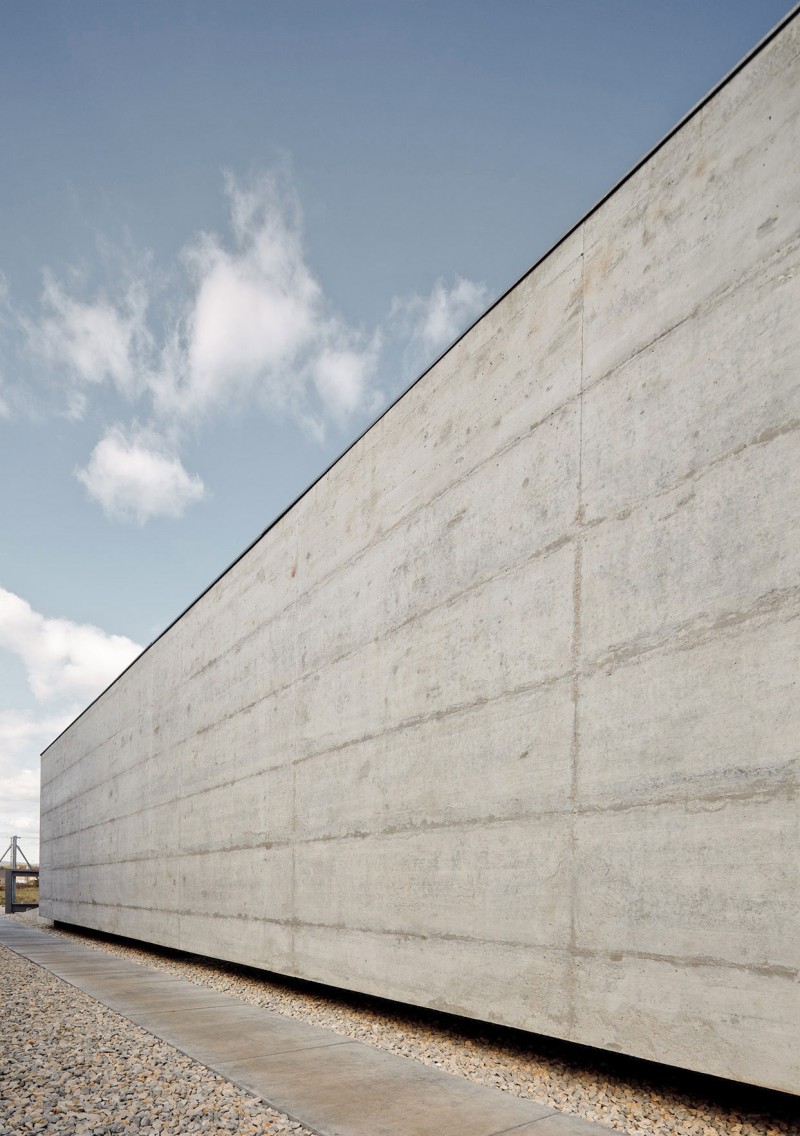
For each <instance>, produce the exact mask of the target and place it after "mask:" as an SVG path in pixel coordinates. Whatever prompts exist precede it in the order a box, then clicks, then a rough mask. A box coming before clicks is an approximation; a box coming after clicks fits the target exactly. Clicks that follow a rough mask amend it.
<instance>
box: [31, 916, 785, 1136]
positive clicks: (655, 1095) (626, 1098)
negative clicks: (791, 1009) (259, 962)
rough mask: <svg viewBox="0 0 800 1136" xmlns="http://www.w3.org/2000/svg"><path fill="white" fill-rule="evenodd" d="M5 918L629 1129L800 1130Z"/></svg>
mask: <svg viewBox="0 0 800 1136" xmlns="http://www.w3.org/2000/svg"><path fill="white" fill-rule="evenodd" d="M11 918H14V919H17V920H24V921H26V922H29V923H31V924H33V925H35V926H38V927H40V929H42V930H45V931H48V933H50V934H53V935H57V936H60V937H62V938H66V939H72V940H73V941H75V942H80V943H83V944H85V945H86V946H89V947H92V948H93V949H95V950H100V951H104V952H107V953H109V954H116V955H120V956H121V957H123V958H128V959H132V960H133V961H135V962H141V963H144V964H145V965H147V966H152V967H154V968H155V969H158V970H164V971H168V972H170V973H171V974H176V975H179V976H180V977H182V978H186V979H188V980H189V981H191V982H194V983H197V984H198V985H201V986H207V987H210V988H212V989H214V990H220V991H223V992H224V993H226V994H230V995H232V996H234V997H237V998H240V999H241V1000H242V1001H244V1002H249V1003H251V1004H253V1005H257V1006H264V1007H265V1008H267V1009H270V1010H274V1011H275V1012H277V1013H279V1014H284V1015H286V1016H287V1017H293V1018H299V1019H301V1020H302V1021H305V1022H309V1023H310V1024H311V1025H318V1026H323V1027H325V1028H326V1029H329V1030H333V1031H334V1032H335V1033H338V1034H341V1035H343V1036H345V1037H351V1038H355V1039H357V1040H358V1041H363V1042H366V1043H367V1044H369V1045H373V1046H375V1047H376V1048H378V1049H385V1050H388V1051H389V1052H390V1053H398V1054H401V1055H402V1056H404V1057H410V1058H412V1059H413V1060H415V1061H421V1062H423V1063H424V1064H426V1065H433V1066H436V1067H438V1068H440V1069H444V1070H446V1071H447V1072H450V1073H456V1074H458V1075H460V1076H463V1077H465V1078H467V1079H468V1080H470V1081H474V1082H475V1083H477V1084H482V1085H490V1086H492V1087H496V1088H500V1089H503V1090H505V1091H506V1092H511V1093H515V1094H516V1095H517V1096H521V1097H526V1098H528V1099H530V1100H535V1101H537V1102H538V1103H540V1104H545V1105H551V1106H552V1107H553V1108H555V1109H557V1110H559V1111H560V1112H565V1113H571V1114H573V1115H575V1116H580V1117H583V1118H584V1119H586V1120H594V1121H597V1122H598V1123H600V1124H605V1125H607V1126H608V1127H609V1128H613V1129H617V1130H618V1131H621V1132H627V1133H629V1134H630V1136H665V1134H666V1133H669V1134H671V1136H800V1123H799V1122H798V1121H797V1119H796V1117H797V1112H796V1111H794V1112H793V1111H792V1105H791V1103H790V1102H789V1100H788V1098H782V1097H781V1096H780V1095H779V1094H769V1093H765V1092H762V1091H760V1090H757V1089H752V1088H749V1087H747V1086H737V1085H733V1084H730V1083H727V1082H717V1081H715V1080H714V1079H711V1078H703V1077H700V1076H698V1075H695V1074H690V1073H682V1072H681V1071H679V1070H673V1069H669V1068H667V1067H664V1066H656V1065H652V1064H650V1063H645V1062H637V1061H634V1060H633V1059H630V1058H625V1057H621V1056H618V1055H616V1054H608V1055H604V1054H599V1053H598V1051H597V1050H582V1049H580V1048H579V1047H574V1046H568V1045H566V1044H564V1043H561V1042H558V1041H552V1042H551V1041H549V1040H547V1039H543V1038H538V1037H531V1036H530V1035H521V1034H519V1033H517V1032H515V1031H513V1030H504V1029H502V1028H501V1027H488V1026H485V1025H481V1024H479V1023H469V1022H466V1021H465V1020H463V1019H453V1018H450V1017H448V1016H447V1015H437V1014H434V1013H431V1012H428V1011H421V1012H416V1011H412V1010H408V1011H406V1010H405V1009H404V1008H403V1007H397V1006H395V1005H393V1004H386V1003H381V1002H380V1001H379V1000H378V999H373V998H368V997H366V996H363V995H357V994H349V993H347V992H344V991H334V990H331V989H329V988H326V987H314V986H311V985H309V984H304V983H300V982H297V981H294V980H291V979H283V978H281V977H280V976H276V975H272V974H267V973H265V972H260V971H253V970H251V969H248V968H246V967H239V966H236V965H233V964H228V963H222V962H218V961H215V960H211V959H205V958H200V957H197V956H190V955H181V954H176V953H175V952H170V951H164V950H161V949H159V948H157V947H153V948H147V949H143V948H140V947H137V946H132V945H130V944H129V943H127V942H118V941H114V940H113V939H105V938H99V937H97V936H96V935H94V934H82V933H78V932H74V931H66V930H64V929H62V928H53V927H50V926H49V925H48V924H46V923H45V922H44V921H42V920H39V919H38V916H37V913H36V912H35V911H30V912H26V913H25V914H21V915H16V916H12V917H11ZM187 1131H188V1130H187ZM265 1131H272V1130H270V1129H267V1130H265ZM275 1131H279V1129H275Z"/></svg>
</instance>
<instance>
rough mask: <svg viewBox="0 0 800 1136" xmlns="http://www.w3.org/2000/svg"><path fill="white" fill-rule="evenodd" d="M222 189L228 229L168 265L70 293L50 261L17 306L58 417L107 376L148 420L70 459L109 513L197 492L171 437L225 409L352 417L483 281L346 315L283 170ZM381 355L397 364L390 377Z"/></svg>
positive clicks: (74, 411)
mask: <svg viewBox="0 0 800 1136" xmlns="http://www.w3.org/2000/svg"><path fill="white" fill-rule="evenodd" d="M226 194H227V199H228V221H229V224H228V230H227V232H226V233H219V232H205V233H199V234H196V235H195V237H194V238H193V239H192V240H190V241H189V243H188V244H187V246H186V247H185V249H184V250H183V253H182V254H181V256H180V257H179V260H178V263H177V265H176V266H175V268H174V269H173V270H172V271H171V272H170V273H164V274H162V275H158V274H156V273H154V272H153V271H151V269H150V259H149V258H148V257H146V256H145V257H142V256H140V255H136V254H132V256H131V261H130V263H129V264H126V265H123V267H122V269H121V270H120V271H119V278H120V280H121V281H122V283H121V284H120V286H119V288H118V290H117V292H115V293H114V294H111V293H109V292H108V291H100V292H95V293H94V294H89V293H88V291H87V289H86V281H85V280H84V279H83V278H81V279H80V280H79V281H78V283H79V284H80V285H81V288H80V291H81V294H80V295H76V294H73V293H74V292H75V290H76V288H77V285H76V288H69V287H67V285H66V284H64V283H63V282H59V281H58V280H57V279H56V277H55V276H54V275H53V274H52V273H46V274H45V280H44V289H43V293H42V297H41V308H42V310H41V312H40V313H39V315H38V316H37V317H36V318H31V317H27V316H21V315H19V314H18V313H17V314H16V315H15V316H14V319H15V320H16V323H17V325H18V326H19V327H21V328H22V329H23V332H24V335H25V338H26V342H27V346H28V351H29V353H30V354H32V355H33V356H34V357H35V358H36V359H37V360H38V362H39V364H40V365H41V367H43V368H44V369H45V370H46V371H47V372H48V373H49V374H50V376H51V378H54V379H55V380H56V381H55V383H54V387H55V389H56V390H58V391H60V392H62V398H65V400H66V402H65V404H64V409H65V411H66V413H67V415H68V416H69V417H72V418H80V417H82V416H84V414H85V412H86V409H87V404H88V400H89V399H90V398H91V397H92V392H93V391H96V390H97V388H98V387H100V386H101V385H106V386H107V387H110V388H112V389H113V390H114V391H115V392H116V394H117V395H118V396H119V397H120V398H122V399H123V400H124V401H125V403H126V404H127V406H128V407H129V413H130V415H131V418H132V419H135V421H136V422H137V423H142V424H144V425H143V426H136V427H133V426H128V427H123V426H119V425H117V426H113V427H111V428H109V429H107V430H106V432H105V434H104V436H103V437H102V438H101V439H100V440H99V442H98V443H97V445H96V447H95V449H94V451H93V453H92V454H91V456H90V458H89V460H88V462H87V463H86V464H85V465H84V466H82V467H79V468H78V469H76V470H75V474H76V476H77V477H78V478H79V479H80V480H81V481H82V482H83V484H84V485H85V486H86V489H87V491H88V492H89V494H90V496H91V497H92V499H93V500H96V501H97V502H98V503H99V504H100V505H101V506H102V508H103V509H104V511H105V513H106V515H107V516H108V517H109V518H111V519H113V520H116V521H128V522H131V521H132V522H135V523H139V524H143V523H144V522H145V521H147V520H148V519H150V518H151V517H156V516H170V517H178V516H181V515H182V513H183V512H184V511H185V509H186V508H187V507H188V505H190V504H192V503H193V502H196V501H199V500H201V499H202V497H203V495H204V487H203V484H202V482H201V481H200V479H199V478H198V477H196V476H192V475H191V474H190V473H189V472H187V470H186V469H185V468H184V466H183V463H182V461H181V458H180V451H181V446H182V442H183V440H184V439H185V437H187V436H188V434H189V432H190V431H191V432H196V431H197V430H198V429H202V428H204V427H205V426H207V424H208V422H209V421H211V420H215V419H217V418H218V417H219V416H220V415H221V414H232V413H233V414H235V413H241V412H248V413H250V412H252V411H253V410H254V409H256V410H257V411H258V412H259V413H263V414H266V415H269V416H272V417H278V418H281V417H282V418H292V419H294V420H295V421H296V422H298V423H300V425H301V426H302V427H303V428H304V429H306V430H307V431H308V432H309V433H311V434H312V435H313V436H315V437H316V438H318V439H322V438H324V436H325V433H326V431H327V430H328V429H330V428H335V429H344V428H346V427H347V425H348V423H349V422H350V421H351V420H353V419H354V418H356V417H358V416H360V417H361V419H362V421H363V419H364V418H365V417H366V416H368V415H370V414H372V413H375V412H376V411H377V410H378V409H379V407H380V405H382V401H383V398H384V394H383V389H382V388H387V389H388V390H397V389H398V387H399V386H400V384H401V382H402V381H403V380H406V379H407V378H409V377H410V376H411V374H412V373H413V372H414V371H416V370H419V369H421V368H422V367H423V366H425V365H426V364H427V363H429V362H430V361H431V359H432V358H433V357H435V355H436V354H437V353H438V352H439V351H440V350H441V349H442V348H443V347H445V346H446V345H447V343H449V342H450V341H451V340H452V339H453V338H454V337H455V335H456V334H457V333H458V332H459V331H460V330H462V329H463V328H464V327H465V326H466V324H467V323H468V322H469V321H470V319H472V318H473V316H474V315H476V314H477V312H478V311H479V310H480V308H481V307H482V306H483V305H484V304H485V300H486V289H485V287H484V285H482V284H476V283H474V282H472V281H469V280H465V279H463V278H461V277H458V278H456V280H455V283H454V285H453V286H452V287H447V286H446V285H445V283H444V282H443V281H441V280H440V281H438V282H437V283H436V285H435V286H434V288H433V290H432V291H431V293H430V294H429V295H427V296H420V295H414V296H411V297H406V298H401V299H396V300H394V301H393V303H392V305H391V308H390V311H389V312H388V313H387V317H386V319H385V320H384V321H383V322H382V323H381V324H379V325H378V326H376V327H375V328H373V329H371V330H369V331H367V330H364V329H363V328H357V327H353V326H351V325H350V324H349V323H347V321H345V320H344V319H342V318H341V316H340V315H339V314H338V313H337V312H336V311H335V309H334V306H333V305H332V303H331V301H330V299H329V298H328V297H327V296H326V295H325V292H324V289H323V287H322V284H321V283H320V281H319V280H318V279H317V277H316V275H315V274H314V272H313V271H312V269H311V267H310V264H309V260H308V256H307V252H306V249H305V243H304V236H303V219H302V212H301V209H300V205H299V202H298V200H297V196H296V194H295V192H294V190H293V188H292V186H291V184H290V182H289V180H288V179H287V178H286V177H279V176H264V177H261V178H257V179H255V180H253V181H251V182H250V183H247V184H244V183H241V182H239V181H237V180H236V179H235V178H233V177H232V176H228V177H227V179H226ZM167 280H169V281H170V283H169V287H167V285H166V284H165V281H167ZM6 307H7V309H8V310H12V309H10V308H9V305H8V303H7V304H6ZM387 354H388V357H389V358H390V359H396V358H397V357H398V356H399V357H400V358H401V359H402V371H403V373H402V374H397V375H395V376H394V377H393V378H392V377H390V376H387V375H386V373H385V371H386V369H387V362H386V359H387ZM394 365H395V366H396V364H394ZM2 413H3V402H2V399H1V398H0V414H2ZM116 417H117V418H119V417H121V415H120V414H119V410H118V411H117V415H116ZM166 439H169V444H167V441H166Z"/></svg>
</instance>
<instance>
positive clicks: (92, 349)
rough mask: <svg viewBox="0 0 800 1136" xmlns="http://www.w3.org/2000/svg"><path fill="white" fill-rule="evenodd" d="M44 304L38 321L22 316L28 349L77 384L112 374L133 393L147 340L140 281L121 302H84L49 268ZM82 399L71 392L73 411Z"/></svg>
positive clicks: (101, 299) (144, 299) (144, 297)
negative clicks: (65, 288)
mask: <svg viewBox="0 0 800 1136" xmlns="http://www.w3.org/2000/svg"><path fill="white" fill-rule="evenodd" d="M42 306H43V308H44V310H45V314H44V315H43V316H42V317H41V319H40V320H38V322H32V321H23V322H24V326H25V328H26V331H27V335H28V340H29V343H30V346H31V349H32V350H33V352H34V353H35V354H36V355H37V356H39V357H40V358H42V359H43V360H44V361H45V362H46V363H47V364H48V365H49V366H50V367H51V368H52V369H53V371H54V372H55V373H56V374H62V373H65V374H66V377H67V378H68V379H69V380H71V381H72V382H73V383H78V384H79V385H80V384H97V383H102V382H104V381H106V380H110V381H111V382H112V383H113V384H114V385H115V386H116V387H117V388H118V389H119V390H120V391H121V392H122V393H123V394H126V395H128V396H130V395H132V394H134V393H135V387H136V385H137V382H138V379H139V373H138V362H137V356H138V355H139V353H140V351H141V350H142V349H143V348H144V347H145V346H146V344H147V342H148V336H147V332H146V326H145V316H146V311H147V294H146V291H145V288H144V285H143V284H142V283H141V282H138V283H133V284H131V285H130V287H129V288H128V290H127V292H126V293H125V295H124V296H123V297H122V299H121V301H120V302H119V303H114V302H112V301H111V300H110V299H109V298H108V297H107V296H105V295H100V296H98V297H97V298H96V299H95V300H93V301H92V302H85V301H82V300H77V299H74V298H73V297H71V296H69V295H68V294H67V292H66V291H65V290H64V288H63V287H62V285H61V284H59V283H58V281H57V280H55V278H54V277H53V276H52V275H51V274H50V273H49V272H48V273H45V283H44V291H43V293H42ZM83 405H84V403H83V400H82V399H81V398H80V397H76V396H75V393H74V392H73V394H72V398H71V413H72V415H73V416H74V417H77V416H79V415H80V414H81V413H82V411H83Z"/></svg>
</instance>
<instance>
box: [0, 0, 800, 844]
mask: <svg viewBox="0 0 800 1136" xmlns="http://www.w3.org/2000/svg"><path fill="white" fill-rule="evenodd" d="M790 6H791V5H790V4H788V3H787V2H786V0H692V2H684V0H666V2H665V0H638V2H634V0H627V2H623V0H559V3H553V2H552V0H546V2H545V0H525V2H523V0H494V2H493V3H492V4H487V3H478V2H472V0H461V2H447V0H419V2H417V0H350V2H348V0H316V2H313V3H312V2H309V0H282V2H273V0H263V2H261V3H257V4H256V3H252V2H249V0H248V2H243V0H228V2H227V3H224V2H222V0H217V2H215V3H207V2H205V0H170V3H169V4H158V3H155V2H144V0H143V2H139V3H128V4H114V5H109V4H107V3H105V2H95V0H83V2H82V3H81V4H78V5H64V4H57V3H52V2H49V0H39V2H37V3H36V4H28V5H23V4H18V5H8V6H6V7H5V8H4V10H3V19H2V36H0V107H1V108H2V110H1V111H0V145H2V152H3V155H4V163H3V164H4V176H3V178H2V179H0V477H2V493H0V837H1V838H2V839H3V841H4V842H5V834H6V833H8V834H9V835H10V834H11V833H12V832H15V833H18V834H19V835H20V836H21V838H22V845H23V848H25V849H26V851H28V852H29V855H31V854H33V855H36V854H38V849H37V843H36V836H37V834H38V766H39V763H38V754H39V751H40V750H41V749H42V748H43V747H44V746H45V745H46V744H47V743H48V742H49V741H50V740H51V739H52V737H54V736H55V734H56V733H58V732H59V730H60V729H61V728H62V727H63V725H65V724H66V723H67V722H68V721H69V720H70V719H71V718H72V717H74V715H75V714H76V713H77V712H79V711H80V709H82V708H83V706H84V705H86V703H87V702H88V701H90V700H91V699H92V698H93V697H94V696H95V695H96V694H97V693H98V692H99V691H100V690H101V689H102V688H103V687H104V686H105V685H107V683H108V682H109V681H110V680H111V679H113V678H114V676H115V675H116V674H117V673H118V672H119V670H120V669H122V667H124V666H125V665H126V664H127V662H128V661H129V660H130V659H131V658H132V657H133V656H134V655H135V654H136V653H137V652H138V650H139V649H140V648H141V647H142V646H144V645H145V644H146V643H148V642H149V641H150V640H151V639H152V638H153V637H154V636H155V635H157V634H158V633H159V632H160V631H161V630H162V629H163V628H164V626H165V625H166V624H167V623H169V622H170V621H171V620H172V619H173V618H174V617H175V616H176V615H177V614H178V613H179V612H180V611H181V610H182V609H183V608H184V607H185V606H186V605H187V603H189V602H190V601H191V600H192V599H193V598H194V596H195V595H196V594H197V593H198V592H200V591H201V590H202V589H203V588H204V587H205V586H206V585H207V584H208V583H209V582H210V580H211V579H212V578H214V577H215V576H216V575H217V574H218V573H219V572H220V571H221V570H222V569H223V568H224V567H225V566H226V565H227V564H228V563H229V562H230V561H231V560H232V559H233V558H234V557H235V556H236V555H237V554H238V553H239V552H240V551H241V549H242V548H243V547H244V546H245V545H247V544H248V543H249V542H250V541H251V540H252V539H253V538H254V537H255V536H256V535H257V534H258V533H259V532H260V531H261V530H262V529H263V528H265V527H266V525H267V524H268V523H269V522H270V521H271V520H272V518H273V517H274V516H275V515H276V514H278V513H279V512H281V511H282V510H283V509H284V508H285V507H286V505H287V504H288V503H289V502H290V501H291V500H292V499H293V498H294V497H295V496H296V495H297V494H298V493H299V492H301V491H302V489H303V488H304V487H305V486H306V485H307V484H308V483H309V482H310V481H311V480H313V478H314V477H316V476H317V475H318V473H319V472H320V471H321V470H323V469H324V468H325V467H326V466H327V465H328V464H329V463H330V462H331V460H333V458H334V457H335V456H336V455H337V454H338V453H339V452H340V451H341V450H342V449H344V448H345V447H346V445H347V444H348V442H349V441H350V440H351V439H352V438H353V437H355V436H356V435H357V434H358V433H359V432H360V431H361V430H362V429H363V428H364V427H365V426H366V425H367V424H368V423H369V421H371V420H372V419H373V418H374V417H375V415H376V414H377V413H378V412H379V411H380V410H381V408H382V407H384V406H385V405H386V404H387V403H388V402H389V401H391V400H392V399H394V398H395V397H396V396H397V395H398V394H399V393H400V392H401V391H402V390H403V389H404V387H405V386H407V385H408V383H409V382H410V381H411V380H412V379H413V378H414V377H415V375H416V374H417V373H419V372H420V371H421V370H422V369H423V368H424V367H425V365H426V364H427V363H429V362H430V361H431V360H432V359H433V358H434V357H435V356H436V355H437V354H438V353H439V351H440V350H441V349H442V348H443V347H445V346H446V345H447V344H448V343H449V342H450V341H451V340H452V339H453V338H454V336H455V335H457V334H458V333H459V332H460V331H461V330H463V328H464V327H466V326H467V325H468V324H469V323H470V322H471V321H472V319H473V318H474V317H475V316H476V315H477V314H478V313H479V312H480V311H481V310H482V309H483V308H485V307H486V306H487V305H488V303H489V302H490V301H491V300H492V299H493V298H495V297H496V296H497V295H498V294H500V293H501V292H503V291H504V290H505V289H506V288H507V287H508V286H509V285H510V284H511V283H512V282H513V281H514V280H515V279H516V278H517V277H519V276H520V275H521V274H522V273H523V272H524V271H525V270H526V269H527V268H528V267H529V266H530V264H531V263H533V262H534V261H535V260H536V259H537V258H538V257H539V256H540V255H541V254H542V253H544V252H545V251H546V250H547V249H548V247H550V246H551V245H552V244H553V243H554V242H555V240H557V238H558V237H559V236H560V235H561V234H562V233H563V232H564V231H565V230H566V229H567V228H569V227H570V226H571V225H572V224H573V223H574V222H575V221H577V220H578V219H579V217H580V216H581V215H582V214H583V213H584V212H585V211H586V210H587V209H588V208H589V207H590V206H591V205H592V204H593V202H594V201H596V200H597V199H598V198H599V197H600V196H602V194H603V193H604V192H605V191H606V190H608V189H609V188H610V187H611V186H612V185H613V184H614V183H615V182H616V181H617V180H618V179H619V178H620V177H621V176H622V175H623V174H624V173H625V171H626V170H627V169H628V168H629V167H630V166H631V165H633V164H634V163H635V162H636V161H637V160H638V159H639V158H640V157H641V156H642V155H643V154H644V153H645V152H646V151H647V150H648V149H650V147H651V146H652V145H653V144H654V143H655V142H656V141H658V139H659V138H660V137H661V135H663V134H664V133H665V132H666V131H667V130H669V129H670V127H671V126H672V125H673V124H674V123H675V122H676V121H677V120H678V119H679V118H680V117H681V116H682V115H683V114H685V113H686V111H687V110H689V109H690V107H691V106H692V105H693V104H694V103H695V102H696V101H697V100H698V99H700V98H701V97H702V96H703V95H704V94H705V93H706V91H707V90H708V89H709V88H710V87H712V86H713V85H714V84H715V83H716V82H717V81H718V80H719V79H720V78H721V77H722V76H723V75H724V74H725V73H726V71H728V70H729V69H730V68H731V67H732V66H734V65H735V64H736V63H737V62H738V60H739V59H740V58H741V56H742V55H744V54H745V53H746V52H747V51H748V50H749V49H750V48H751V47H752V46H754V44H755V43H756V42H757V41H758V40H759V39H760V38H761V37H762V36H763V35H764V34H766V33H767V32H768V31H769V29H770V28H771V27H772V26H773V24H775V23H776V22H777V21H778V20H779V19H780V18H781V17H782V16H783V15H784V14H785V13H786V12H787V11H788V10H789V9H790Z"/></svg>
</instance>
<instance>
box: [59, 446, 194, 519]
mask: <svg viewBox="0 0 800 1136" xmlns="http://www.w3.org/2000/svg"><path fill="white" fill-rule="evenodd" d="M75 473H76V477H77V478H78V480H79V481H82V482H83V484H84V485H85V486H86V490H87V492H88V493H89V496H90V497H92V498H93V499H94V500H95V501H97V502H99V504H100V505H101V506H102V508H103V511H104V512H105V514H106V516H108V517H110V518H111V519H112V520H119V521H136V522H138V523H139V524H140V525H142V524H144V523H145V521H147V520H149V519H150V518H151V517H180V516H182V515H183V513H184V512H185V511H186V509H187V508H188V506H189V505H191V504H193V503H194V502H195V501H201V500H202V499H203V497H204V495H205V486H204V485H203V482H202V480H201V479H200V478H199V477H197V476H196V475H195V476H193V475H191V474H189V473H187V471H186V469H185V468H184V466H183V463H182V462H181V460H180V458H179V457H177V456H176V455H175V454H172V453H170V452H169V449H168V447H167V446H166V444H165V443H164V442H163V441H162V440H161V439H160V438H159V437H158V436H157V435H155V434H154V433H153V432H152V431H151V432H146V433H144V434H136V433H133V434H131V435H127V434H126V433H125V432H124V431H123V430H122V429H121V428H120V427H112V428H111V429H110V430H109V431H108V433H107V434H106V435H105V436H104V437H103V438H101V440H100V441H99V442H98V443H97V445H96V446H95V448H94V450H93V451H92V455H91V457H90V458H89V462H88V464H87V465H86V467H85V468H84V469H78V470H76V471H75Z"/></svg>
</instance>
